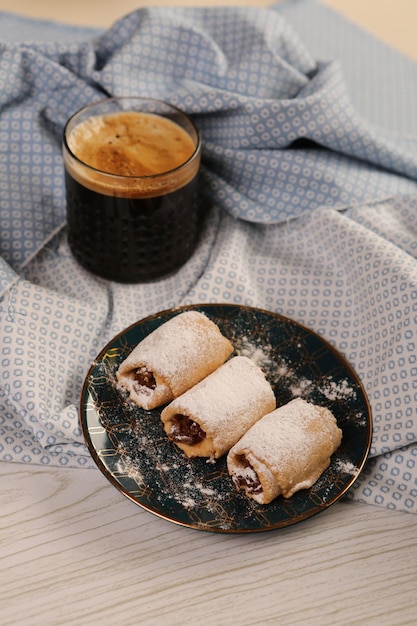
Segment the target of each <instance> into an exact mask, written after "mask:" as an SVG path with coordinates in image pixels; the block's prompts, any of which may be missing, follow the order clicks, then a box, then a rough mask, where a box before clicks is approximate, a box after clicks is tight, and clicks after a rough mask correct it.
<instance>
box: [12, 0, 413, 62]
mask: <svg viewBox="0 0 417 626" xmlns="http://www.w3.org/2000/svg"><path fill="white" fill-rule="evenodd" d="M322 1H323V2H324V3H325V4H328V5H330V6H332V7H334V8H335V9H338V10H339V11H341V12H342V13H343V14H344V15H346V16H347V17H349V18H350V19H352V20H354V21H355V22H357V23H359V24H361V25H362V26H363V27H364V28H366V29H367V30H369V31H371V32H373V33H374V34H375V35H377V36H379V37H380V38H382V39H384V40H385V41H387V42H389V43H391V44H392V45H393V46H394V47H396V48H397V49H398V50H401V51H402V52H404V53H406V54H407V55H409V56H411V57H413V58H414V59H416V60H417V35H416V29H417V0H322ZM232 4H239V5H252V6H269V5H270V4H272V1H271V0H236V1H235V0H115V1H114V2H109V1H104V2H103V0H0V9H1V10H5V11H12V12H15V13H18V14H21V15H27V16H31V17H38V18H45V19H52V20H60V21H64V22H66V23H69V24H80V25H93V26H99V27H107V26H109V25H110V24H111V23H112V22H113V21H114V20H116V19H117V18H119V17H121V16H122V15H123V14H125V13H128V12H129V11H132V10H134V9H136V8H137V7H139V6H151V5H154V6H155V5H181V6H186V5H206V6H214V5H232Z"/></svg>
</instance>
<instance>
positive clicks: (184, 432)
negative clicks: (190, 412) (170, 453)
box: [168, 413, 206, 446]
mask: <svg viewBox="0 0 417 626" xmlns="http://www.w3.org/2000/svg"><path fill="white" fill-rule="evenodd" d="M205 437H206V433H205V432H204V430H202V429H201V428H200V426H199V424H197V423H196V422H194V421H193V420H192V419H190V418H189V417H187V416H186V415H181V414H180V413H177V414H176V415H174V417H173V419H172V426H171V429H170V431H169V433H168V438H169V439H170V440H171V441H173V442H175V443H185V444H187V445H188V446H195V445H196V444H197V443H200V442H201V441H203V439H205Z"/></svg>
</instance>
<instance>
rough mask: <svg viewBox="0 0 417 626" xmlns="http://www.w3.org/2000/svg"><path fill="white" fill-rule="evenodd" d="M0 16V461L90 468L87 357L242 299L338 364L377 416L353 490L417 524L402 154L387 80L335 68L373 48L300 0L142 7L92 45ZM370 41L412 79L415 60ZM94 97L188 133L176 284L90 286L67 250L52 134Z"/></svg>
mask: <svg viewBox="0 0 417 626" xmlns="http://www.w3.org/2000/svg"><path fill="white" fill-rule="evenodd" d="M5 18H6V19H5V21H0V34H1V33H2V30H5V31H6V30H7V28H5V26H7V24H9V26H10V24H12V25H13V24H14V25H15V26H17V25H18V24H20V23H21V22H23V26H24V28H23V32H24V37H23V36H21V38H20V40H19V41H18V43H16V38H15V37H12V36H11V35H10V31H9V32H8V34H5V35H4V36H2V37H1V38H0V40H1V41H2V42H3V43H2V44H1V45H0V215H1V218H0V219H1V222H0V223H1V230H0V254H1V258H0V293H1V294H2V301H1V309H0V316H1V321H0V323H1V339H0V341H1V404H0V458H2V459H3V460H8V461H19V462H27V463H43V464H55V465H60V466H65V465H69V466H91V465H92V462H91V459H90V457H89V455H88V453H87V452H86V449H85V446H84V443H83V440H82V436H81V432H80V429H79V425H78V417H77V404H78V398H79V395H80V391H81V387H82V383H83V380H84V376H85V374H86V371H87V369H88V367H89V364H90V363H91V361H92V360H93V359H94V357H95V356H96V354H97V353H98V352H99V350H100V348H101V347H102V346H103V345H105V343H106V342H107V341H108V340H109V339H110V338H111V337H112V336H113V335H114V334H115V333H116V332H119V331H120V330H121V329H122V328H124V327H125V326H127V325H128V324H130V323H132V322H134V321H135V320H137V319H140V318H141V317H143V316H145V315H146V314H149V313H153V312H155V311H157V310H161V309H165V308H169V307H171V306H177V305H179V304H187V303H191V302H210V301H211V302H215V301H223V302H234V303H242V304H247V305H253V306H260V307H263V308H267V309H270V310H274V311H278V312H280V313H283V314H285V315H288V316H290V317H292V318H294V319H296V320H298V321H300V322H302V323H304V324H306V325H307V326H309V327H310V328H312V329H313V330H315V331H316V332H318V333H320V334H322V335H323V336H324V337H326V338H327V339H328V340H329V341H331V342H332V343H333V344H334V345H335V346H336V347H337V348H338V349H339V350H340V351H341V352H343V353H344V354H345V355H346V357H347V359H348V360H349V361H350V362H351V363H352V365H353V366H354V367H355V369H356V370H357V372H358V373H359V375H360V376H361V378H362V380H363V381H364V384H365V386H366V389H367V392H368V395H369V397H370V401H371V405H372V409H373V414H374V420H375V428H374V437H373V442H372V450H371V459H370V461H369V463H368V465H367V468H366V471H365V472H364V473H363V474H362V477H361V479H360V480H359V481H357V483H356V484H355V488H354V489H352V490H351V492H350V495H351V497H354V498H356V499H359V500H363V501H366V502H370V503H374V504H379V505H382V506H389V507H392V508H399V509H402V510H408V511H414V512H417V497H416V495H417V494H416V481H417V469H416V465H415V460H416V456H417V452H416V450H417V448H416V440H417V427H416V409H415V406H416V402H415V400H416V398H415V395H416V392H415V382H414V381H415V364H414V363H415V360H414V355H415V339H416V313H415V308H416V306H417V305H416V301H415V293H416V278H417V273H416V264H415V253H416V248H417V236H416V232H417V230H416V222H415V219H416V218H415V216H416V210H415V207H416V194H417V182H416V181H417V145H416V140H415V139H414V138H413V137H412V138H411V139H409V138H408V136H409V134H408V133H406V132H397V127H396V126H395V125H396V124H398V123H399V122H398V121H397V119H398V117H399V116H398V115H397V116H395V117H394V121H393V122H392V124H391V121H392V120H391V118H390V116H386V120H382V118H383V117H384V116H383V115H381V113H380V103H381V102H383V103H384V106H387V103H388V104H389V103H390V97H391V96H390V93H389V92H390V87H392V84H393V83H392V81H391V82H390V77H389V73H388V74H387V76H386V77H385V78H384V80H383V81H380V82H379V83H378V85H377V86H376V91H375V94H372V93H371V94H370V93H369V92H368V90H367V85H368V82H367V75H365V74H366V72H365V70H364V69H363V68H362V73H363V77H362V80H361V81H359V82H357V83H355V72H352V71H351V66H350V65H349V60H350V61H352V59H354V60H355V61H356V62H357V63H358V64H359V61H360V60H361V59H362V58H367V56H366V55H367V50H372V51H373V50H374V49H375V45H376V44H375V40H373V39H372V38H370V37H369V36H368V35H366V34H365V33H363V32H361V31H360V30H359V29H355V28H354V27H353V26H352V25H350V24H349V23H347V22H346V21H345V20H343V19H342V18H340V17H339V16H337V15H336V14H334V13H333V12H331V11H330V10H329V9H325V8H324V7H322V6H321V5H319V4H317V3H315V2H309V1H308V0H304V1H296V2H289V3H287V4H284V5H278V6H277V7H276V8H271V10H263V9H255V8H249V7H238V8H230V7H225V8H224V7H214V8H180V7H176V8H165V7H157V8H152V9H140V10H138V11H135V12H133V13H132V14H130V15H127V16H125V17H123V18H122V19H120V20H119V21H118V22H116V23H115V24H114V25H113V27H112V28H111V29H109V30H108V31H106V32H99V31H94V30H91V29H87V30H86V29H75V28H73V27H71V28H70V27H66V26H64V25H52V24H48V23H37V22H28V21H24V20H20V19H18V18H16V17H14V16H10V15H9V16H7V15H6V16H5ZM329 21H331V22H332V27H333V29H332V30H330V29H328V23H329ZM306 24H308V28H306ZM2 26H3V28H2ZM309 33H314V37H313V36H312V35H311V34H309ZM323 34H325V35H326V37H324V36H323ZM347 37H348V38H349V43H350V44H352V43H354V45H353V46H351V45H349V46H348V45H346V47H345V48H341V47H340V42H341V41H342V42H343V41H346V40H347ZM344 38H345V39H344ZM324 40H326V42H327V43H326V44H323V41H324ZM336 43H337V44H338V45H336ZM378 45H379V46H380V51H382V53H383V55H384V56H385V58H388V59H390V60H391V61H393V60H395V63H396V64H398V67H399V68H401V71H402V76H405V75H406V74H407V73H408V74H412V75H413V77H414V83H412V84H416V82H415V79H416V78H417V69H416V67H415V66H414V64H411V66H410V64H409V62H408V61H407V60H406V59H403V58H402V57H400V55H397V54H396V53H395V52H394V51H393V50H391V49H389V48H388V47H386V46H383V45H382V44H378ZM326 46H327V48H326ZM315 49H317V50H319V49H320V54H316V53H315ZM368 63H369V68H368V69H369V73H371V70H372V69H373V64H372V63H370V62H369V59H368ZM366 65H367V64H366V63H365V69H366ZM388 67H389V65H388ZM395 74H396V77H395V78H394V77H393V79H392V80H393V81H395V80H398V73H397V72H395ZM356 80H357V78H356ZM402 86H403V87H404V88H405V87H406V86H407V85H405V84H404V85H402ZM410 89H413V88H412V87H410ZM361 90H362V92H361ZM363 94H365V95H366V98H367V99H368V102H365V100H366V98H365V99H364V96H363ZM106 95H141V96H152V97H158V98H162V99H164V100H167V101H169V102H171V103H172V104H175V105H176V106H179V107H180V108H182V109H184V110H185V111H187V112H188V113H190V114H191V115H192V116H193V117H194V119H195V121H196V122H197V124H198V126H199V128H200V130H201V132H202V136H203V142H204V151H203V183H204V194H205V196H206V197H207V199H208V200H209V202H210V205H211V209H210V212H209V215H208V218H207V223H206V226H205V231H204V233H203V237H202V240H201V242H200V245H199V248H198V250H197V251H196V253H195V255H194V256H193V257H192V259H191V260H190V261H189V262H188V263H187V264H186V266H185V267H184V268H182V269H181V270H180V272H178V273H177V274H176V275H175V276H174V277H170V278H168V279H165V280H161V281H158V282H155V283H151V284H148V285H137V286H131V285H128V286H122V285H118V284H114V283H106V282H104V281H102V280H99V279H96V278H94V277H93V276H91V275H89V274H88V273H87V272H85V271H84V270H82V269H81V268H80V267H79V266H78V265H77V264H76V263H75V261H74V260H73V259H72V257H71V254H70V252H69V249H68V246H67V242H66V234H65V203H64V186H63V165H62V156H61V136H62V130H63V126H64V124H65V121H66V120H67V118H68V117H69V116H70V115H71V114H72V113H73V112H74V111H76V110H77V109H79V108H80V107H82V106H83V105H84V104H86V103H88V102H91V101H92V100H97V99H100V98H103V97H105V96H106ZM411 96H412V97H411V99H410V102H413V97H414V96H415V93H414V91H413V93H412V94H411ZM369 100H370V101H371V102H369ZM373 105H375V106H373ZM374 111H376V112H379V116H380V118H381V119H379V120H375V117H371V116H373V112H374ZM412 117H413V115H412V114H411V109H410V111H409V113H408V118H407V119H409V120H412ZM414 117H415V116H414ZM381 120H382V121H386V122H388V123H385V124H384V123H380V122H381ZM376 122H377V123H376ZM402 122H403V118H402ZM411 123H413V122H411ZM407 130H409V129H407ZM415 136H416V135H414V137H415Z"/></svg>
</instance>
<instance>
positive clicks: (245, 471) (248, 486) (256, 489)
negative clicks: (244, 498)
mask: <svg viewBox="0 0 417 626" xmlns="http://www.w3.org/2000/svg"><path fill="white" fill-rule="evenodd" d="M239 463H241V465H242V466H243V467H242V468H241V473H239V472H237V473H235V474H234V475H233V481H234V483H235V485H236V486H237V487H238V488H239V489H245V490H246V492H247V493H262V485H261V482H260V480H259V478H258V474H257V473H256V472H255V470H254V469H253V467H252V465H251V464H250V463H249V461H248V460H247V458H246V457H245V456H244V455H243V454H241V455H239Z"/></svg>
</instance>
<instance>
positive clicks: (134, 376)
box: [116, 311, 233, 410]
mask: <svg viewBox="0 0 417 626" xmlns="http://www.w3.org/2000/svg"><path fill="white" fill-rule="evenodd" d="M232 351H233V346H232V344H231V343H230V341H229V340H228V339H226V337H224V336H223V335H222V334H221V332H220V330H219V328H218V326H217V325H216V324H215V323H214V322H213V321H212V320H210V319H209V318H208V317H207V316H206V315H204V313H200V312H199V311H186V312H184V313H180V314H179V315H176V316H175V317H173V318H171V319H170V320H168V321H167V322H165V323H164V324H162V325H161V326H159V327H158V328H157V329H156V330H154V331H153V332H152V333H150V334H149V335H148V336H147V337H145V339H143V340H142V341H141V342H140V343H139V344H138V345H137V346H136V347H135V348H134V350H133V351H132V352H131V353H130V354H129V356H128V357H127V358H126V359H125V360H124V361H123V362H122V363H121V364H120V366H119V369H118V371H117V372H116V377H117V381H118V384H119V385H120V387H122V388H124V389H126V390H127V391H128V392H129V394H130V397H131V399H132V400H133V402H135V403H136V404H137V405H139V406H140V407H142V408H144V409H146V410H148V409H153V408H155V407H157V406H161V405H162V404H166V403H167V402H170V401H171V400H173V399H174V398H176V397H177V396H179V395H181V394H182V393H184V391H186V390H187V389H189V388H190V387H192V386H193V385H195V384H196V383H198V382H199V381H200V380H202V379H203V378H205V377H206V376H207V375H208V374H210V373H211V372H213V371H214V370H215V369H217V368H218V367H219V366H220V365H222V363H224V362H225V361H226V359H227V358H228V357H229V356H230V354H231V353H232Z"/></svg>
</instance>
